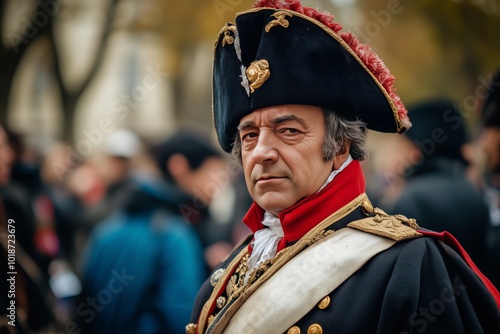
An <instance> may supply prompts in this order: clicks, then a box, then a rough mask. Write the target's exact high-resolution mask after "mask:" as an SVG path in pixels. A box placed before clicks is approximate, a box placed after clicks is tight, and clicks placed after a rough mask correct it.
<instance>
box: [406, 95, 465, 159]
mask: <svg viewBox="0 0 500 334" xmlns="http://www.w3.org/2000/svg"><path fill="white" fill-rule="evenodd" d="M408 115H409V116H410V117H411V121H412V124H413V127H412V128H411V129H409V130H408V131H407V132H406V133H405V135H406V136H407V137H408V138H409V139H410V140H411V141H412V142H413V143H414V144H415V145H416V146H417V147H418V148H419V149H420V150H421V151H422V153H424V155H425V156H426V157H428V158H430V157H447V158H450V159H459V160H464V158H463V155H462V146H463V145H465V144H467V143H468V142H469V136H468V133H467V128H466V124H465V119H464V118H463V115H462V112H461V111H460V109H459V108H458V104H457V103H455V102H454V101H452V100H449V99H446V98H435V99H429V100H425V101H421V102H419V103H415V104H413V105H411V106H409V107H408ZM464 161H465V160H464Z"/></svg>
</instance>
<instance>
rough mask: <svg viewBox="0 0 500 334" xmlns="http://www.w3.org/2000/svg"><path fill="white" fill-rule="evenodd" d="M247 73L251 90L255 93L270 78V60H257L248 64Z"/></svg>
mask: <svg viewBox="0 0 500 334" xmlns="http://www.w3.org/2000/svg"><path fill="white" fill-rule="evenodd" d="M245 74H246V76H247V78H248V81H249V82H250V92H251V93H253V92H254V91H255V90H256V89H257V88H259V87H260V86H262V85H263V84H264V82H266V80H267V79H269V76H270V75H271V71H270V70H269V62H268V61H267V60H265V59H260V60H255V61H253V62H252V63H251V64H250V66H248V68H247V70H246V71H245Z"/></svg>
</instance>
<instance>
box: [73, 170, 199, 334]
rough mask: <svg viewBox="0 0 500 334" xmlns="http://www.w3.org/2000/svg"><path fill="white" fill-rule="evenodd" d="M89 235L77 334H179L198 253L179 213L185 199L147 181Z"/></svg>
mask: <svg viewBox="0 0 500 334" xmlns="http://www.w3.org/2000/svg"><path fill="white" fill-rule="evenodd" d="M130 186H131V187H132V188H130V195H129V196H127V199H125V200H124V201H123V203H122V205H121V207H120V208H119V209H118V210H116V211H115V212H113V213H112V214H111V215H110V216H109V217H107V218H106V219H105V220H104V221H102V222H99V223H98V225H97V226H96V227H95V228H94V229H93V230H92V232H91V235H90V238H89V242H88V244H87V249H86V252H85V254H84V260H83V273H82V280H83V288H84V293H83V295H82V298H81V300H80V303H78V304H77V305H76V308H75V317H76V322H77V324H78V325H79V326H80V327H81V328H82V329H83V332H84V333H181V332H182V331H183V330H184V326H185V323H186V321H187V320H188V318H189V314H190V310H191V307H192V305H193V302H194V298H195V295H196V292H197V290H198V288H199V287H200V285H201V283H202V279H203V278H204V275H205V271H204V264H203V256H202V248H201V244H200V241H199V238H198V236H197V234H196V232H195V231H194V229H193V228H192V227H191V226H189V225H188V224H186V222H185V221H184V219H183V217H182V216H181V213H180V211H179V210H180V204H181V203H183V202H184V201H185V195H184V194H183V193H181V192H179V191H178V190H177V189H176V188H175V187H172V186H171V185H169V184H166V183H164V182H162V180H161V179H158V178H156V177H153V176H148V177H144V176H141V177H139V176H135V177H132V178H131V179H130Z"/></svg>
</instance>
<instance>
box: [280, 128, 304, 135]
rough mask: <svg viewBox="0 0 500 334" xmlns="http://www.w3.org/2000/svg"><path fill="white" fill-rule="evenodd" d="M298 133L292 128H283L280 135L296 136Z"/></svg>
mask: <svg viewBox="0 0 500 334" xmlns="http://www.w3.org/2000/svg"><path fill="white" fill-rule="evenodd" d="M299 132H300V131H299V130H297V129H294V128H284V129H282V130H281V133H284V134H297V133H299Z"/></svg>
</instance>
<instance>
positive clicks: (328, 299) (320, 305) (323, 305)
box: [318, 296, 330, 310]
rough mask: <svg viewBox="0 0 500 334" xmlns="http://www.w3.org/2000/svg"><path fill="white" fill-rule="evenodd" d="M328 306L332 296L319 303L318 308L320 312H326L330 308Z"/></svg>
mask: <svg viewBox="0 0 500 334" xmlns="http://www.w3.org/2000/svg"><path fill="white" fill-rule="evenodd" d="M328 305H330V296H326V297H325V298H323V299H321V301H320V302H319V303H318V307H319V309H320V310H324V309H325V308H327V307H328Z"/></svg>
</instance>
